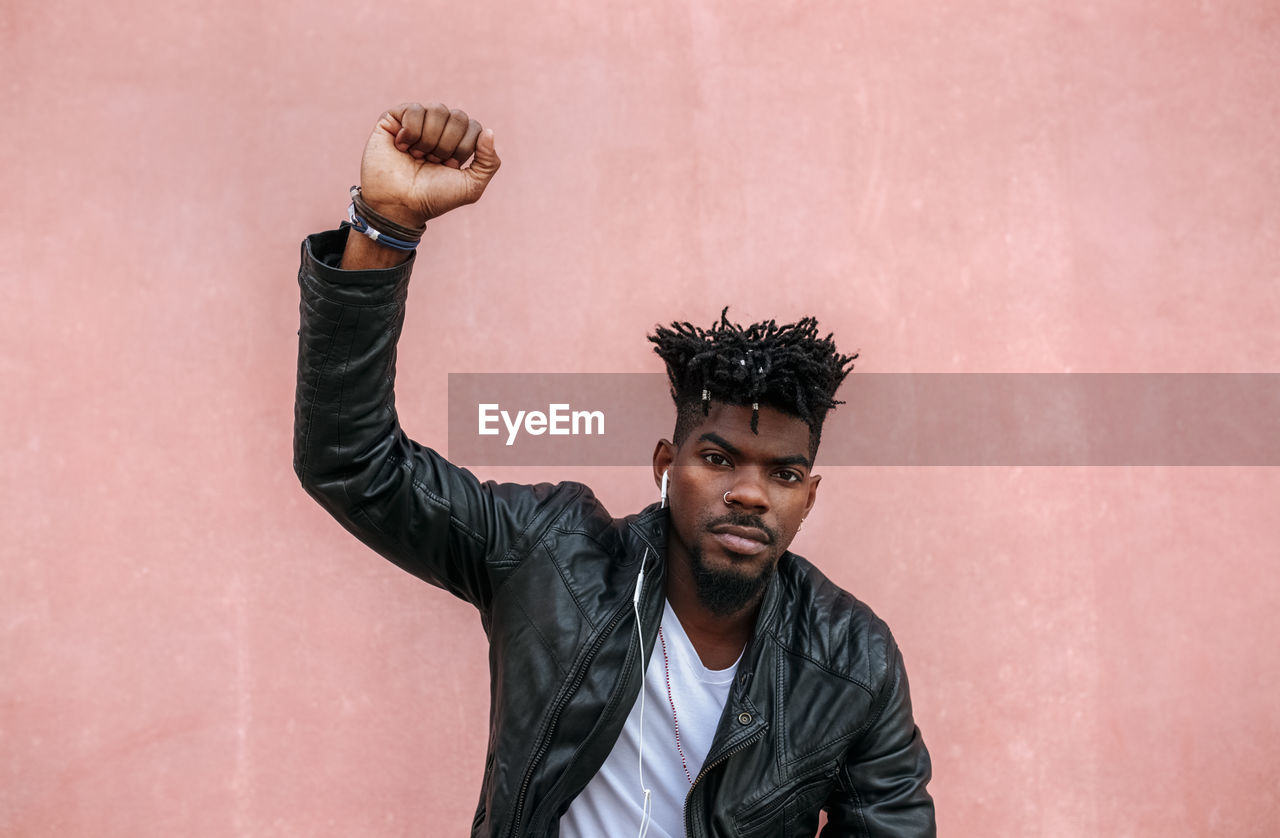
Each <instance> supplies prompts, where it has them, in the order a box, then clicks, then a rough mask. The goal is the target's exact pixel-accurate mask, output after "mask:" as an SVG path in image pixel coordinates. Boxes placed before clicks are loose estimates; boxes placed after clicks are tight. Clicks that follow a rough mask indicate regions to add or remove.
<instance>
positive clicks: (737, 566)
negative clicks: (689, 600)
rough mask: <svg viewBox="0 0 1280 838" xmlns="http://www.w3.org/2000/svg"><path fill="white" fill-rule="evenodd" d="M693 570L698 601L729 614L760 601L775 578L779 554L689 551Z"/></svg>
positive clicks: (718, 613)
mask: <svg viewBox="0 0 1280 838" xmlns="http://www.w3.org/2000/svg"><path fill="white" fill-rule="evenodd" d="M690 558H691V562H690V569H691V570H692V572H693V583H694V587H695V589H696V591H697V595H698V601H699V602H700V603H701V604H702V606H703V607H704V608H706V609H707V610H708V611H710V612H711V613H713V614H717V615H719V616H726V617H727V616H729V615H732V614H735V613H737V612H739V611H741V610H742V609H743V608H746V607H747V606H749V605H751V604H753V603H754V602H756V601H758V600H759V598H760V596H761V595H762V594H763V593H764V589H765V586H766V585H768V584H769V580H770V579H771V578H773V572H774V570H775V569H776V567H777V561H776V560H775V559H776V557H774V556H772V555H771V554H769V553H767V552H766V553H765V554H762V555H757V556H746V555H739V554H735V553H730V552H727V551H721V550H716V551H714V552H711V553H709V554H708V553H706V552H704V551H703V550H701V549H695V550H692V551H690Z"/></svg>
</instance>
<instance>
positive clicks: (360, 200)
mask: <svg viewBox="0 0 1280 838" xmlns="http://www.w3.org/2000/svg"><path fill="white" fill-rule="evenodd" d="M351 199H352V201H354V202H355V203H356V206H357V207H360V208H362V209H365V210H372V211H373V213H374V215H375V216H379V217H381V218H382V219H385V220H388V221H390V222H392V224H394V225H398V226H401V227H404V228H407V229H409V230H417V231H419V232H421V231H422V230H423V229H425V228H426V226H427V220H428V216H427V214H426V213H424V212H422V211H421V210H417V209H414V208H413V207H411V206H409V205H407V204H403V203H400V202H399V201H396V200H394V199H387V198H384V197H379V196H378V195H377V194H374V195H373V196H372V197H370V195H369V194H368V193H366V192H364V191H363V189H362V188H361V187H358V186H353V187H351Z"/></svg>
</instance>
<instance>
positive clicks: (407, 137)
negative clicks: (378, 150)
mask: <svg viewBox="0 0 1280 838" xmlns="http://www.w3.org/2000/svg"><path fill="white" fill-rule="evenodd" d="M391 115H392V116H395V117H397V118H398V119H399V122H400V130H399V131H397V132H396V148H398V149H400V150H401V151H408V150H409V149H411V148H412V147H413V145H414V143H416V142H418V140H420V139H421V138H422V121H423V118H424V117H425V116H426V113H425V111H424V110H423V108H422V105H419V104H417V103H414V104H411V105H405V106H404V109H403V110H402V111H401V112H400V113H399V114H398V115H397V114H395V113H394V112H392V114H391Z"/></svg>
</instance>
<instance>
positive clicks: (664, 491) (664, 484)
mask: <svg viewBox="0 0 1280 838" xmlns="http://www.w3.org/2000/svg"><path fill="white" fill-rule="evenodd" d="M667 474H668V472H665V471H664V472H663V473H662V505H663V506H666V505H667Z"/></svg>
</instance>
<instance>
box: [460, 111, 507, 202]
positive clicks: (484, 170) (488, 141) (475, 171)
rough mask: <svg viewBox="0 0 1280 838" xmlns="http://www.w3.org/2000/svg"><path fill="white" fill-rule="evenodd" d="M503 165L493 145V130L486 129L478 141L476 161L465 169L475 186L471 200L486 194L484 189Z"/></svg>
mask: <svg viewBox="0 0 1280 838" xmlns="http://www.w3.org/2000/svg"><path fill="white" fill-rule="evenodd" d="M501 165H502V161H501V160H500V159H498V150H497V148H495V147H494V144H493V129H492V128H486V129H484V131H482V132H481V133H480V139H478V140H477V141H476V159H475V160H472V161H471V165H470V166H468V167H467V168H466V169H465V171H466V172H467V174H469V175H470V176H471V181H472V184H473V187H472V189H473V191H472V197H471V200H473V201H474V200H476V199H477V198H479V197H480V193H482V192H484V188H485V187H486V186H488V185H489V181H490V180H492V179H493V176H494V174H495V173H496V172H497V171H498V167H499V166H501Z"/></svg>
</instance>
